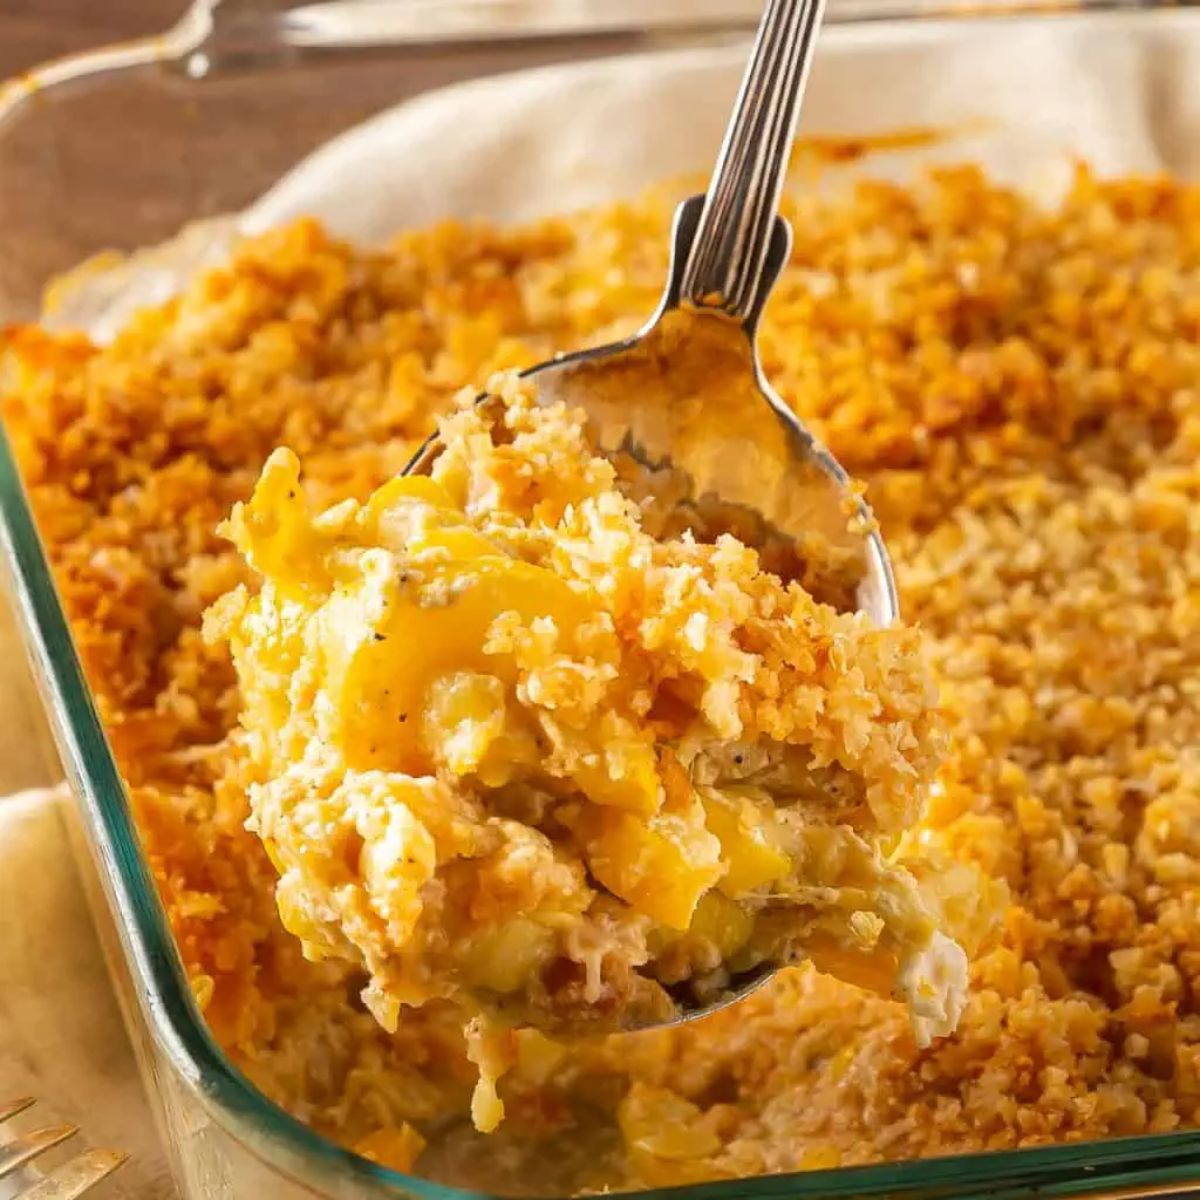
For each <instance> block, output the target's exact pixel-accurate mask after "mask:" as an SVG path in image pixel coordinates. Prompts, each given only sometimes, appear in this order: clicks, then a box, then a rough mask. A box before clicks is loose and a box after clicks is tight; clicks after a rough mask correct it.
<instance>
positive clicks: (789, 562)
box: [405, 0, 898, 1017]
mask: <svg viewBox="0 0 1200 1200" xmlns="http://www.w3.org/2000/svg"><path fill="white" fill-rule="evenodd" d="M823 8H824V0H769V2H768V4H767V7H766V11H765V13H764V15H763V18H762V21H761V23H760V25H759V28H758V33H757V36H756V39H755V43H754V47H753V50H752V52H751V56H750V61H749V64H748V66H747V69H746V73H745V75H744V77H743V80H742V84H741V88H740V91H739V93H738V97H737V100H736V103H735V105H734V110H733V115H732V117H731V120H730V123H729V126H728V129H727V130H726V133H725V138H724V142H723V144H722V146H721V150H720V153H719V155H718V158H717V163H716V167H715V170H714V172H713V176H712V180H711V182H710V184H709V188H708V191H707V193H706V194H705V195H703V196H692V197H691V198H689V199H687V200H685V201H684V202H683V203H682V204H681V205H680V206H679V208H678V209H677V211H676V213H675V219H674V224H673V232H672V247H671V263H670V269H669V272H668V276H667V282H666V287H665V289H664V291H663V295H662V299H661V301H660V303H659V305H658V308H657V310H656V311H655V312H654V314H653V315H652V316H651V317H650V319H649V320H648V321H647V322H646V324H645V325H644V326H643V327H642V329H641V330H640V331H639V332H638V333H636V334H634V335H633V336H632V337H630V338H627V339H626V340H624V341H619V342H614V343H612V344H609V345H604V346H600V347H597V348H595V349H590V350H584V351H580V352H578V353H574V354H563V355H559V356H557V357H555V358H553V359H551V360H549V361H548V362H544V363H541V364H539V365H538V366H535V367H531V368H530V369H529V370H528V371H526V372H524V374H525V376H526V377H528V378H531V379H533V380H534V381H535V382H536V385H537V391H538V397H539V399H540V400H541V401H542V402H545V403H554V402H559V401H561V402H564V403H565V404H566V405H567V406H568V407H572V408H576V407H577V408H581V409H582V410H583V411H584V412H585V413H586V415H587V418H588V423H589V432H590V434H591V436H592V438H593V440H594V442H595V444H596V447H597V449H598V450H599V451H600V452H601V453H603V454H605V455H607V456H608V457H610V458H612V459H613V460H614V461H615V462H616V463H617V466H618V474H619V475H620V476H621V478H622V479H623V481H624V482H625V483H626V484H627V485H629V486H630V487H631V488H632V489H633V490H634V491H635V492H636V490H637V488H638V487H639V486H643V485H644V486H645V487H646V490H647V491H648V492H649V493H650V494H651V495H656V496H661V495H666V496H668V497H670V498H671V502H672V504H673V506H674V508H675V511H676V512H677V514H678V517H677V522H676V523H677V525H678V526H679V527H681V528H686V527H689V526H690V527H691V528H692V529H693V531H694V532H695V533H696V534H697V536H698V537H701V538H703V539H704V540H708V539H709V538H711V536H713V535H714V534H715V533H719V532H721V531H726V530H728V531H732V532H735V533H736V534H737V535H738V537H739V538H740V539H741V540H742V541H744V542H746V543H747V544H751V545H755V546H756V547H757V548H758V549H759V550H760V553H761V554H762V556H763V561H764V563H765V564H766V565H767V566H768V567H769V568H770V569H772V570H773V571H775V572H776V573H778V574H781V575H783V576H785V577H791V578H795V579H798V580H799V581H800V582H801V583H802V584H803V585H804V586H805V588H806V589H807V590H808V591H809V592H811V593H812V594H813V595H815V596H816V597H817V598H818V599H821V600H825V601H827V602H828V603H831V604H834V605H835V606H836V607H838V608H840V609H842V610H845V611H850V610H858V611H861V612H863V613H865V614H867V615H868V616H869V617H870V618H871V619H872V620H873V621H875V622H876V623H878V624H881V625H882V624H888V623H890V622H892V621H893V620H895V619H896V617H897V615H898V608H897V599H896V591H895V585H894V583H893V579H892V572H891V566H890V563H889V561H888V556H887V551H886V549H885V547H884V543H883V540H882V539H881V537H880V535H879V533H878V531H877V528H876V526H875V523H874V521H873V519H872V517H871V514H870V511H869V510H868V508H867V507H866V505H865V503H864V501H863V499H862V497H861V495H860V494H859V493H858V492H857V491H855V490H854V488H853V486H852V484H851V481H850V479H849V477H848V476H847V474H846V472H845V471H844V470H843V469H842V468H841V466H839V464H838V463H837V462H836V461H835V459H834V458H833V457H832V455H830V454H829V452H828V451H827V450H826V449H825V448H824V447H823V446H821V445H820V444H818V443H817V441H816V440H815V438H814V437H813V435H812V434H811V433H810V432H809V431H808V430H807V429H806V428H805V427H804V425H803V423H802V422H801V421H800V420H799V419H798V418H797V417H796V415H795V414H794V413H793V412H792V411H791V410H790V409H789V408H788V406H787V405H786V404H785V403H784V402H783V401H782V400H781V399H780V397H779V396H778V395H776V393H775V392H774V391H773V390H772V389H771V386H770V384H769V383H768V381H767V380H766V379H765V377H764V375H763V371H762V367H761V363H760V360H759V355H758V350H757V344H756V333H757V328H758V322H759V318H760V316H761V314H762V311H763V307H764V305H765V304H766V301H767V298H768V296H769V294H770V292H771V289H772V287H773V286H774V284H775V282H776V280H777V279H778V277H779V274H780V272H781V271H782V269H783V267H784V266H785V264H786V263H787V261H788V256H789V253H790V250H791V241H792V234H791V228H790V226H789V225H788V223H787V221H786V220H785V219H784V218H783V217H782V216H781V215H780V214H779V202H780V197H781V195H782V191H783V186H784V182H785V177H786V174H787V168H788V161H789V157H790V153H791V148H792V141H793V137H794V134H795V127H796V121H797V116H798V113H799V109H800V103H801V100H802V97H803V94H804V88H805V83H806V79H807V75H808V69H809V65H810V63H811V60H812V55H813V48H814V45H815V42H816V36H817V31H818V27H819V25H820V21H821V14H822V10H823ZM480 403H483V404H487V403H494V404H499V401H497V400H495V398H493V397H490V396H488V395H484V396H481V397H480ZM441 449H442V446H441V443H440V440H439V438H438V437H437V436H436V435H435V436H434V437H432V438H430V439H429V441H427V442H426V443H425V445H424V446H423V447H422V448H421V450H420V451H418V453H417V454H416V456H415V457H414V458H413V460H412V462H411V463H410V464H409V465H408V467H407V468H406V471H405V473H406V474H420V473H427V472H428V471H429V470H430V468H431V467H432V465H433V463H434V462H435V461H436V459H437V457H438V455H439V453H440V452H441ZM777 965H782V964H775V963H768V964H760V965H759V966H757V967H756V968H755V969H754V970H752V971H749V972H746V973H745V974H744V975H740V976H734V977H733V978H731V980H730V982H729V985H728V987H727V988H726V989H725V990H723V991H722V992H720V993H719V994H717V995H715V996H714V995H712V994H707V995H705V996H704V997H703V998H699V997H695V996H692V995H690V994H679V995H677V996H675V997H674V998H675V999H676V1001H677V1004H678V1010H679V1014H680V1016H681V1017H692V1016H696V1015H698V1014H699V1013H701V1012H707V1011H710V1010H712V1009H714V1008H717V1007H721V1006H723V1005H725V1004H728V1003H730V1002H732V1001H733V1000H736V999H738V998H740V997H741V996H742V995H744V994H746V992H748V991H749V990H750V989H752V988H753V987H755V986H757V985H758V984H759V983H761V982H762V981H763V980H764V979H765V978H766V977H767V976H769V975H770V974H771V973H772V971H773V970H774V968H775V967H776V966H777Z"/></svg>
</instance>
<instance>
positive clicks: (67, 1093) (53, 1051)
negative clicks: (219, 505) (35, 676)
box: [0, 596, 175, 1200]
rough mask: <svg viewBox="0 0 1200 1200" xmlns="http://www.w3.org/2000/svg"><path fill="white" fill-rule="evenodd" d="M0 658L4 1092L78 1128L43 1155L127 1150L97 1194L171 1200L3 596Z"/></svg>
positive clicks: (27, 1124) (44, 1117)
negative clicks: (28, 1098)
mask: <svg viewBox="0 0 1200 1200" xmlns="http://www.w3.org/2000/svg"><path fill="white" fill-rule="evenodd" d="M0 664H3V667H2V668H0V671H2V673H0V1101H3V1100H6V1099H9V1100H11V1099H16V1098H18V1097H21V1096H33V1097H35V1098H36V1100H37V1104H36V1105H35V1107H34V1108H32V1109H30V1110H29V1112H28V1113H27V1114H25V1116H23V1117H22V1118H20V1119H19V1121H18V1122H14V1123H13V1127H14V1128H15V1127H18V1126H19V1127H23V1128H32V1127H34V1126H36V1125H53V1124H60V1123H63V1124H71V1125H77V1126H78V1127H79V1129H80V1134H79V1135H78V1136H77V1137H76V1138H73V1139H71V1141H69V1142H67V1143H66V1144H65V1145H64V1146H62V1147H60V1148H59V1149H58V1150H56V1151H54V1152H53V1154H50V1155H46V1156H44V1157H43V1158H41V1159H39V1162H43V1163H45V1164H46V1165H47V1166H50V1165H53V1164H54V1163H56V1162H57V1161H60V1160H62V1159H65V1158H68V1157H70V1155H71V1154H72V1153H74V1152H77V1151H78V1150H79V1149H82V1148H83V1147H84V1145H85V1144H86V1145H87V1146H97V1147H104V1148H106V1149H113V1150H125V1151H127V1152H128V1153H129V1154H130V1155H131V1158H130V1160H129V1162H128V1163H127V1164H126V1165H125V1166H123V1167H122V1168H121V1170H120V1171H119V1172H118V1173H117V1174H116V1175H115V1176H114V1177H113V1178H112V1179H111V1180H110V1181H109V1183H107V1184H106V1185H105V1191H104V1192H103V1193H99V1195H104V1196H111V1197H128V1198H129V1200H134V1198H136V1200H166V1198H167V1197H170V1196H173V1195H174V1194H175V1191H174V1186H173V1185H172V1183H171V1179H170V1175H169V1172H168V1170H167V1166H166V1161H165V1159H164V1156H163V1153H162V1150H161V1147H160V1145H159V1142H158V1138H157V1135H156V1133H155V1130H154V1125H153V1122H152V1119H151V1115H150V1108H149V1105H148V1104H147V1101H146V1097H145V1094H144V1092H143V1090H142V1084H141V1080H140V1079H139V1077H138V1070H137V1066H136V1063H135V1062H134V1058H133V1050H132V1048H131V1046H130V1044H129V1039H128V1037H127V1036H126V1034H125V1028H124V1025H123V1024H122V1021H121V1015H120V1012H119V1011H118V1009H117V1002H116V998H115V996H114V995H113V991H112V987H111V985H110V983H109V980H108V975H107V972H106V969H105V966H104V960H103V956H102V954H101V951H100V944H99V941H98V939H97V936H96V932H95V929H94V928H93V925H92V920H91V916H90V914H89V912H88V905H87V901H86V899H85V898H84V893H83V888H82V885H81V883H80V880H79V876H78V874H77V872H76V868H75V861H74V859H73V857H72V852H71V849H70V847H69V845H68V843H67V834H66V827H65V825H64V822H63V816H62V805H64V804H70V803H72V800H71V798H70V797H69V796H68V795H67V794H66V790H65V788H63V787H62V786H61V785H58V786H49V787H47V786H35V785H45V784H52V783H53V781H54V780H55V779H56V777H58V776H59V775H60V774H61V772H60V771H59V770H58V768H57V765H56V764H55V763H54V760H53V758H52V752H48V746H47V740H48V739H47V736H46V733H45V721H44V719H43V717H42V714H41V711H40V705H39V701H38V698H37V696H36V693H35V692H34V689H33V685H32V683H31V681H30V678H29V672H28V669H27V668H26V666H25V658H24V653H23V651H22V649H21V646H20V639H19V635H18V634H17V631H16V629H15V625H14V622H13V620H12V617H11V614H10V613H9V611H8V606H7V604H6V602H5V600H4V598H3V596H0ZM18 789H25V790H18ZM8 793H11V794H8ZM2 1187H3V1185H2V1184H0V1188H2ZM0 1194H3V1193H2V1192H0Z"/></svg>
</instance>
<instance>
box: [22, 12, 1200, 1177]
mask: <svg viewBox="0 0 1200 1200" xmlns="http://www.w3.org/2000/svg"><path fill="white" fill-rule="evenodd" d="M906 3H907V0H901V6H897V5H896V4H895V3H894V2H893V0H855V4H854V8H853V10H852V11H851V12H850V13H846V12H845V11H843V12H842V13H840V14H835V15H833V16H832V17H831V18H830V20H831V21H832V23H834V24H838V25H842V26H846V25H851V26H852V25H863V24H867V23H872V24H874V23H877V22H887V23H891V22H895V23H896V24H898V25H905V26H909V27H911V26H912V25H913V24H914V23H920V24H928V23H932V22H936V21H947V22H953V23H954V24H958V25H964V24H977V23H983V22H989V21H992V20H995V19H997V18H1012V17H1016V18H1023V19H1029V20H1044V19H1047V18H1055V19H1059V20H1072V19H1075V18H1079V17H1090V16H1094V15H1096V14H1110V15H1112V16H1115V17H1120V16H1122V15H1124V16H1127V17H1130V16H1134V15H1135V14H1139V13H1143V14H1144V13H1147V12H1151V11H1153V12H1159V13H1162V14H1166V13H1169V12H1179V11H1180V10H1181V9H1183V10H1186V9H1190V8H1195V7H1197V6H1198V5H1200V0H1184V3H1169V2H1160V0H1149V2H1139V0H1089V2H1088V3H1085V4H1082V5H1070V4H1061V3H1057V2H1056V0H1050V2H1048V3H1047V2H1043V0H1012V2H997V3H990V2H989V4H988V6H987V8H986V9H984V8H983V7H982V5H980V6H964V5H961V4H959V5H956V4H955V3H954V0H948V5H947V7H937V6H934V7H930V6H923V7H911V8H908V7H903V6H904V5H906ZM219 8H220V0H195V2H194V3H193V5H192V7H191V8H190V9H189V11H188V13H187V14H186V15H185V16H184V17H183V18H182V19H181V20H180V21H179V22H178V23H177V24H176V25H175V26H174V27H173V28H172V29H171V30H170V31H168V32H167V33H165V34H163V35H160V36H155V37H149V38H144V39H136V40H133V41H129V42H125V43H120V44H114V45H111V46H104V47H100V48H98V49H96V50H90V51H85V52H82V53H79V54H74V55H70V56H67V57H64V58H62V59H58V60H55V61H52V62H50V63H47V64H45V65H43V66H41V67H37V68H34V69H33V70H31V71H28V72H25V73H23V74H22V75H20V76H18V77H16V78H15V79H13V80H9V81H7V82H2V81H0V136H2V135H3V132H4V128H5V126H6V124H7V123H8V121H9V119H10V118H12V117H13V116H15V115H17V114H18V113H19V111H20V110H21V109H23V108H24V107H25V105H26V103H27V102H29V101H30V100H31V99H32V98H33V97H34V96H36V95H37V94H39V93H42V94H44V93H45V92H46V91H47V90H49V89H51V88H57V87H66V86H68V85H71V84H74V83H77V82H80V81H83V80H86V79H88V78H91V77H94V76H100V75H107V74H122V73H125V72H129V71H132V70H136V69H138V68H142V67H146V66H151V65H154V64H166V63H170V64H182V63H185V62H186V61H187V59H188V58H189V57H190V56H191V55H192V54H194V53H196V52H197V51H198V50H199V49H201V48H202V47H203V45H204V44H205V42H206V40H207V39H208V38H209V37H210V36H211V34H212V32H213V28H214V17H215V15H216V13H217V11H218V10H219ZM260 65H261V60H260ZM0 550H2V552H3V557H4V560H5V566H6V574H7V576H8V582H9V584H10V585H11V586H10V592H11V595H12V597H13V599H14V600H15V602H16V607H17V611H18V614H19V617H20V624H21V628H22V632H23V634H24V638H25V642H26V646H27V649H28V651H29V654H30V657H31V660H32V662H33V664H34V667H35V671H36V674H37V676H38V682H39V684H40V685H41V687H42V693H43V698H44V699H45V700H46V702H47V706H48V708H49V710H50V713H49V715H50V717H51V723H52V725H53V727H54V732H55V737H56V741H57V744H58V748H59V752H60V754H61V756H62V761H63V767H64V770H65V772H66V775H67V777H68V779H69V780H70V782H71V784H72V786H73V790H74V792H75V794H76V797H77V799H78V800H79V801H80V802H81V803H82V805H83V815H84V817H85V820H86V822H87V825H88V828H89V833H90V835H91V848H92V851H93V853H95V854H96V855H97V856H98V857H99V860H100V867H101V869H102V882H103V883H104V886H105V890H106V893H107V898H108V901H109V904H110V907H111V908H112V909H113V915H114V917H115V918H116V924H117V931H118V934H119V936H120V940H121V943H122V947H123V950H124V954H125V960H126V963H127V965H128V966H129V967H130V969H131V970H132V972H133V973H134V975H135V977H136V981H137V983H138V984H139V988H138V992H139V1001H140V1003H141V1006H142V1009H143V1016H144V1017H145V1018H146V1020H147V1023H148V1025H149V1028H150V1032H151V1035H152V1037H153V1038H154V1041H155V1043H156V1045H157V1046H158V1047H159V1048H160V1049H161V1050H163V1051H164V1052H165V1053H166V1055H167V1056H168V1058H169V1060H170V1064H171V1067H172V1068H173V1069H174V1071H175V1072H176V1074H177V1075H178V1077H179V1078H180V1079H182V1080H183V1081H184V1082H185V1083H186V1084H187V1086H188V1087H189V1088H190V1090H191V1092H192V1093H193V1095H194V1096H196V1098H197V1099H198V1100H199V1101H200V1102H201V1104H202V1106H203V1107H204V1109H205V1111H206V1112H207V1114H208V1115H209V1116H210V1117H211V1118H212V1119H213V1120H214V1121H215V1122H216V1123H217V1124H218V1125H220V1126H221V1127H222V1128H224V1129H225V1130H226V1131H227V1132H229V1133H230V1134H232V1135H233V1136H234V1137H235V1138H236V1139H237V1140H238V1141H239V1142H240V1143H241V1144H243V1145H244V1146H246V1148H247V1149H248V1150H249V1151H250V1152H251V1153H253V1154H254V1155H255V1156H256V1157H258V1158H259V1159H261V1160H262V1161H263V1162H264V1163H265V1164H266V1165H267V1166H269V1167H270V1168H272V1169H274V1170H278V1171H280V1172H282V1173H283V1174H285V1175H288V1176H292V1177H294V1176H295V1166H294V1164H292V1163H289V1162H288V1161H287V1159H286V1154H287V1153H289V1152H290V1153H291V1154H293V1155H295V1157H296V1159H297V1160H298V1161H300V1162H305V1161H309V1162H312V1163H313V1165H315V1166H318V1167H320V1168H321V1169H322V1171H325V1170H331V1171H336V1172H337V1173H339V1174H343V1175H346V1176H349V1178H350V1179H357V1180H359V1181H360V1182H362V1183H364V1184H367V1185H368V1186H379V1185H382V1186H383V1187H385V1188H387V1189H388V1190H389V1191H394V1193H395V1194H397V1195H402V1194H408V1195H415V1196H419V1197H422V1198H423V1200H494V1198H493V1197H492V1195H491V1194H490V1193H486V1192H479V1191H474V1190H470V1189H464V1188H458V1187H453V1186H449V1185H444V1184H439V1183H434V1182H432V1181H430V1180H427V1179H422V1178H420V1177H418V1176H412V1175H407V1174H404V1173H402V1172H398V1171H394V1170H392V1169H391V1168H388V1167H385V1166H382V1165H380V1164H378V1163H375V1162H372V1161H371V1160H369V1159H366V1158H364V1157H362V1156H361V1155H358V1154H356V1153H354V1152H353V1151H351V1150H348V1149H345V1148H343V1147H341V1146H338V1145H337V1144H335V1143H334V1142H332V1141H330V1140H329V1139H327V1138H325V1137H323V1136H322V1135H321V1134H319V1133H317V1132H316V1131H315V1130H314V1129H313V1128H311V1127H310V1126H308V1125H306V1124H304V1123H303V1122H301V1121H299V1120H298V1119H296V1118H295V1117H292V1116H291V1115H290V1114H288V1113H287V1112H285V1111H284V1110H283V1109H282V1108H280V1107H279V1106H278V1105H276V1104H275V1103H274V1102H273V1101H271V1100H269V1099H268V1098H267V1097H266V1096H265V1095H264V1094H263V1093H262V1092H260V1091H259V1090H258V1089H257V1088H256V1087H255V1086H254V1085H253V1084H252V1083H251V1082H250V1081H249V1079H248V1078H247V1077H246V1076H245V1075H244V1074H243V1073H242V1072H241V1071H240V1070H239V1069H238V1068H237V1067H235V1066H234V1065H233V1063H232V1062H230V1061H229V1059H228V1058H227V1057H226V1056H225V1054H224V1052H223V1051H222V1050H221V1049H220V1047H219V1046H218V1045H217V1044H216V1042H215V1041H214V1039H213V1038H212V1035H211V1034H210V1033H209V1031H208V1027H207V1025H206V1024H205V1022H204V1019H203V1017H202V1016H201V1014H200V1012H199V1010H198V1008H197V1006H196V1003H195V1000H194V997H193V995H192V991H191V987H190V985H189V983H188V980H187V976H186V973H185V971H184V968H183V965H182V962H181V960H180V957H179V953H178V950H177V947H176V945H175V941H174V938H173V936H172V934H171V932H170V928H169V925H168V922H167V917H166V913H165V911H164V909H163V906H162V903H161V901H160V899H159V896H158V891H157V888H156V886H155V884H154V880H153V877H152V876H151V873H150V870H149V866H148V864H147V862H146V860H145V858H144V856H143V854H142V851H141V847H140V840H139V838H138V835H137V831H136V828H135V825H134V822H133V818H132V815H131V812H130V809H129V805H128V801H127V799H126V795H125V788H124V784H123V783H122V781H121V778H120V774H119V772H118V769H117V766H116V762H115V760H114V758H113V755H112V753H111V750H110V749H109V746H108V742H107V739H106V737H105V734H104V730H103V727H102V725H101V722H100V719H99V715H98V713H97V711H96V708H95V705H94V703H93V701H92V697H91V692H90V689H89V688H88V686H87V682H86V679H85V677H84V673H83V668H82V664H81V663H80V660H79V657H78V654H77V652H76V650H75V646H74V642H73V640H72V638H71V634H70V627H69V623H68V620H67V617H66V614H65V609H64V607H63V605H62V602H61V600H60V598H59V595H58V592H57V588H56V585H55V583H54V581H53V574H52V571H51V569H50V566H49V561H48V559H47V556H46V553H45V550H44V548H43V546H42V544H41V540H40V536H39V534H38V532H37V528H36V525H35V522H34V519H33V515H32V510H31V507H30V505H29V502H28V499H27V498H26V496H25V492H24V487H23V484H22V483H21V479H20V474H19V471H18V469H17V465H16V459H15V456H14V453H13V450H12V445H11V442H10V440H9V438H8V434H7V431H6V429H5V428H4V425H3V422H2V421H0ZM248 1134H249V1135H252V1139H253V1140H252V1141H251V1142H250V1143H249V1144H248V1143H247V1135H248ZM308 1182H310V1183H311V1182H313V1181H311V1180H310V1181H308ZM1189 1184H1191V1185H1197V1186H1200V1129H1196V1130H1183V1131H1174V1132H1169V1133H1160V1134H1146V1135H1139V1136H1135V1137H1116V1138H1106V1139H1102V1140H1095V1141H1078V1142H1068V1143H1061V1144H1056V1145H1044V1146H1033V1147H1025V1148H1021V1149H1008V1150H993V1151H982V1152H975V1153H969V1154H955V1155H945V1156H939V1157H931V1158H922V1159H908V1160H904V1161H899V1162H887V1163H877V1164H871V1165H867V1166H853V1167H838V1168H831V1169H825V1170H819V1171H800V1172H791V1173H786V1174H774V1175H761V1176H750V1177H739V1178H736V1179H729V1180H719V1181H714V1182H710V1183H702V1184H690V1185H684V1186H679V1187H672V1188H658V1189H647V1190H640V1191H635V1192H612V1193H607V1195H608V1196H609V1197H610V1200H634V1198H640V1200H647V1198H649V1200H654V1198H656V1197H667V1196H679V1197H685V1196H686V1197H687V1198H688V1200H745V1197H746V1196H748V1195H750V1194H753V1196H754V1197H755V1198H756V1200H758V1198H762V1200H785V1198H791V1197H804V1196H808V1197H821V1198H828V1200H834V1198H836V1197H854V1196H868V1195H883V1194H903V1193H909V1194H920V1195H921V1196H923V1197H929V1198H932V1197H942V1198H943V1200H971V1198H972V1197H975V1196H980V1197H982V1196H993V1197H994V1196H999V1195H1021V1194H1027V1189H1031V1188H1033V1189H1036V1190H1037V1193H1038V1194H1039V1195H1047V1196H1049V1195H1060V1196H1081V1195H1092V1196H1099V1195H1101V1194H1103V1195H1104V1196H1106V1197H1114V1198H1115V1197H1116V1196H1118V1194H1119V1196H1120V1197H1121V1198H1122V1200H1132V1198H1133V1197H1148V1196H1166V1195H1168V1194H1171V1195H1178V1194H1181V1193H1180V1192H1179V1188H1180V1187H1187V1186H1188V1185H1189ZM1158 1185H1161V1186H1158ZM1117 1189H1119V1191H1118V1190H1117Z"/></svg>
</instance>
